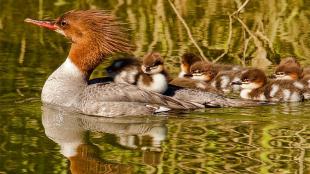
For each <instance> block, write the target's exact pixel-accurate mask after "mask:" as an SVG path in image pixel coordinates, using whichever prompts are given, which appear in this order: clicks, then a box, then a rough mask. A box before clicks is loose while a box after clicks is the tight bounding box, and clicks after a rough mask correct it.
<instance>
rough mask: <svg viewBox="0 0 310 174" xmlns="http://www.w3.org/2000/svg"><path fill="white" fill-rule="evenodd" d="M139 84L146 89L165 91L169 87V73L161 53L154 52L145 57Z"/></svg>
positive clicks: (158, 91)
mask: <svg viewBox="0 0 310 174" xmlns="http://www.w3.org/2000/svg"><path fill="white" fill-rule="evenodd" d="M141 69H142V71H143V73H141V74H140V76H139V78H138V81H137V86H138V87H139V88H141V89H144V90H149V91H154V92H157V93H164V92H165V91H166V90H167V88H168V73H167V72H166V70H165V68H164V60H163V58H162V57H161V55H160V53H158V52H152V53H149V54H147V55H145V56H144V57H143V63H142V65H141Z"/></svg>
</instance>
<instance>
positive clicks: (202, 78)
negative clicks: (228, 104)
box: [192, 75, 205, 81]
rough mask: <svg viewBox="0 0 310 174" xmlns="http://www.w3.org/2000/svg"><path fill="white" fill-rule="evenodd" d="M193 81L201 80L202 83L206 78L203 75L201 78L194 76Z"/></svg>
mask: <svg viewBox="0 0 310 174" xmlns="http://www.w3.org/2000/svg"><path fill="white" fill-rule="evenodd" d="M192 79H194V80H201V81H204V80H205V78H204V76H203V75H201V76H195V75H194V76H193V77H192Z"/></svg>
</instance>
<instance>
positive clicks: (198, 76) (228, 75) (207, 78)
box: [190, 61, 241, 93]
mask: <svg viewBox="0 0 310 174" xmlns="http://www.w3.org/2000/svg"><path fill="white" fill-rule="evenodd" d="M222 69H225V68H223V66H219V65H214V64H210V63H208V62H204V61H200V62H196V63H195V64H193V65H192V67H191V70H190V72H191V78H192V79H194V80H199V81H203V82H206V83H208V84H209V85H211V86H212V87H213V88H215V89H217V90H220V91H222V92H224V93H228V92H231V91H232V90H233V91H238V90H240V86H238V85H236V86H235V85H231V83H232V82H233V81H238V80H240V74H241V71H240V70H231V69H230V70H229V71H223V70H222Z"/></svg>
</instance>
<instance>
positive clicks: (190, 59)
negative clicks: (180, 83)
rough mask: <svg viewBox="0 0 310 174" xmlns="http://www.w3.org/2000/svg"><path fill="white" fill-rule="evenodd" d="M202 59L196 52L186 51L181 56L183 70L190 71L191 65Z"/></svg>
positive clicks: (186, 72) (187, 72)
mask: <svg viewBox="0 0 310 174" xmlns="http://www.w3.org/2000/svg"><path fill="white" fill-rule="evenodd" d="M198 61H201V58H200V57H198V56H197V55H196V54H194V53H185V54H183V55H182V57H181V61H180V63H181V71H182V72H184V73H185V74H189V73H190V67H191V66H192V65H193V64H194V63H195V62H198Z"/></svg>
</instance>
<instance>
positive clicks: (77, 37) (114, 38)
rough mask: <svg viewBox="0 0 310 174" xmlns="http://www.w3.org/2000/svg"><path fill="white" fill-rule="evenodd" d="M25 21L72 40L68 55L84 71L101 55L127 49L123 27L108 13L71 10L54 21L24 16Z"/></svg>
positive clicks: (94, 63) (90, 67)
mask: <svg viewBox="0 0 310 174" xmlns="http://www.w3.org/2000/svg"><path fill="white" fill-rule="evenodd" d="M25 22H28V23H31V24H34V25H37V26H40V27H43V28H47V29H50V30H53V31H56V32H58V33H60V34H62V35H64V36H65V37H66V38H68V39H69V40H70V41H71V42H72V46H71V50H70V53H69V58H70V59H71V60H72V62H73V63H75V64H76V65H77V67H79V68H80V69H81V71H83V72H85V73H89V72H91V71H92V70H93V69H94V68H95V67H96V66H98V65H99V64H100V63H101V61H102V59H103V58H104V57H107V56H108V55H110V54H112V53H116V52H126V53H128V52H130V51H131V49H132V46H131V45H130V44H129V40H128V36H127V34H126V33H127V32H126V29H125V28H124V26H123V24H122V23H120V22H118V21H117V20H116V18H115V17H114V16H113V15H111V14H110V13H108V12H106V11H102V10H73V11H69V12H66V13H65V14H63V15H62V16H60V17H58V18H57V19H55V20H33V19H29V18H27V19H25Z"/></svg>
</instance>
